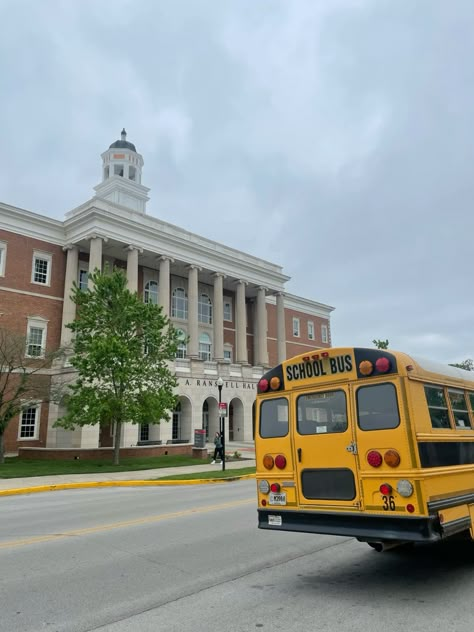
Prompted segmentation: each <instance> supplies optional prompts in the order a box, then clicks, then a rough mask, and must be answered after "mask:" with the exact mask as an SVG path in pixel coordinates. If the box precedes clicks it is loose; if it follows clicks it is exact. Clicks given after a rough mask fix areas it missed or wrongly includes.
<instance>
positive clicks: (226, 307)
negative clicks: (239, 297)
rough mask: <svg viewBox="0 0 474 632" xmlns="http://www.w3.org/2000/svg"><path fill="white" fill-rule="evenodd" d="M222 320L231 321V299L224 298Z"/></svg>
mask: <svg viewBox="0 0 474 632" xmlns="http://www.w3.org/2000/svg"><path fill="white" fill-rule="evenodd" d="M224 320H227V321H230V322H232V301H231V300H230V299H228V298H226V299H224Z"/></svg>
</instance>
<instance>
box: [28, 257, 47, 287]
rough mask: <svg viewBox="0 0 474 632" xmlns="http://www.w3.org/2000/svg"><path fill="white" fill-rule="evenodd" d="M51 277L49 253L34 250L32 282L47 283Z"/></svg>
mask: <svg viewBox="0 0 474 632" xmlns="http://www.w3.org/2000/svg"><path fill="white" fill-rule="evenodd" d="M50 278H51V255H48V254H45V253H41V252H34V253H33V274H32V277H31V281H32V283H39V284H41V285H49V284H50Z"/></svg>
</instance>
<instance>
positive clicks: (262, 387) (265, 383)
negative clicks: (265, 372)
mask: <svg viewBox="0 0 474 632" xmlns="http://www.w3.org/2000/svg"><path fill="white" fill-rule="evenodd" d="M268 386H269V384H268V380H266V379H265V378H264V377H262V379H261V380H260V382H259V383H258V390H259V391H260V393H265V392H266V391H268Z"/></svg>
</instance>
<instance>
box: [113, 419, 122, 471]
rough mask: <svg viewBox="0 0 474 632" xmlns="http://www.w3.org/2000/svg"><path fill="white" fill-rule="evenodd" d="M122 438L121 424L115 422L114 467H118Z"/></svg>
mask: <svg viewBox="0 0 474 632" xmlns="http://www.w3.org/2000/svg"><path fill="white" fill-rule="evenodd" d="M121 438H122V422H121V421H116V422H115V437H114V465H120V440H121Z"/></svg>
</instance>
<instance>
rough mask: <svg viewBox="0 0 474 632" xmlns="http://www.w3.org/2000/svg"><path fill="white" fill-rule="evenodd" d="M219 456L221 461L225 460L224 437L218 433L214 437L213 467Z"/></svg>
mask: <svg viewBox="0 0 474 632" xmlns="http://www.w3.org/2000/svg"><path fill="white" fill-rule="evenodd" d="M217 455H220V457H221V461H223V460H224V454H223V447H222V435H221V433H220V432H216V434H215V436H214V458H213V460H212V462H211V465H212V464H214V463H215V462H216V459H217Z"/></svg>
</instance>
